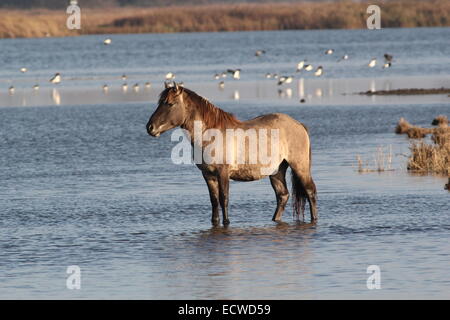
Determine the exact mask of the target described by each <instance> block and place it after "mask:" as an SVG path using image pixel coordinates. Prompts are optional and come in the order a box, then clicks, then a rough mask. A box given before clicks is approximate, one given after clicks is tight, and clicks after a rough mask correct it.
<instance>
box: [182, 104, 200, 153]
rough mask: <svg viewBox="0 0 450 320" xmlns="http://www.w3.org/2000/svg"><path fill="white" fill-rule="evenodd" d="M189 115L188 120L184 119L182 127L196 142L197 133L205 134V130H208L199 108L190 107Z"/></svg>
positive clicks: (192, 140) (192, 141)
mask: <svg viewBox="0 0 450 320" xmlns="http://www.w3.org/2000/svg"><path fill="white" fill-rule="evenodd" d="M187 114H188V116H187V117H186V120H185V121H184V123H183V125H182V126H181V128H183V129H184V130H186V131H188V132H189V135H190V138H191V143H192V144H193V143H194V138H195V135H196V134H199V133H201V134H203V132H204V131H205V130H206V128H205V124H204V121H203V117H202V115H201V113H200V112H199V110H198V109H197V108H192V107H191V108H189V109H188V110H187ZM200 123H201V128H200V130H201V131H200V132H198V131H199V124H200Z"/></svg>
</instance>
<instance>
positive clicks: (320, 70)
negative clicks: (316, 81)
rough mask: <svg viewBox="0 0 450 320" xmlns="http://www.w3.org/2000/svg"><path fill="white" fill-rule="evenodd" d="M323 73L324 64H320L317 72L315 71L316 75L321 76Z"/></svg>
mask: <svg viewBox="0 0 450 320" xmlns="http://www.w3.org/2000/svg"><path fill="white" fill-rule="evenodd" d="M322 73H323V68H322V66H319V67H318V68H317V70H316V72H314V75H315V76H316V77H320V76H321V75H322Z"/></svg>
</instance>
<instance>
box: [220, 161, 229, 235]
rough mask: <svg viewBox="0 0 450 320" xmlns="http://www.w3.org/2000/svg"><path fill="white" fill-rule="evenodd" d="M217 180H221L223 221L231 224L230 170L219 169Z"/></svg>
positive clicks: (225, 223)
mask: <svg viewBox="0 0 450 320" xmlns="http://www.w3.org/2000/svg"><path fill="white" fill-rule="evenodd" d="M217 180H218V182H219V201H220V206H221V207H222V223H223V225H224V226H227V225H229V224H230V220H229V219H228V194H229V189H230V178H229V176H228V170H226V169H219V174H218V177H217Z"/></svg>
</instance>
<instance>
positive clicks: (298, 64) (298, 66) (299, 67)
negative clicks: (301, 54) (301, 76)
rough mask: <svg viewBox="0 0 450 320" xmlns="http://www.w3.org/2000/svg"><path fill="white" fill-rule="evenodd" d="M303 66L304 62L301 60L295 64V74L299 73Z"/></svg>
mask: <svg viewBox="0 0 450 320" xmlns="http://www.w3.org/2000/svg"><path fill="white" fill-rule="evenodd" d="M304 66H305V60H302V61H300V62H299V63H297V70H296V72H300V71H301V70H302V69H303V67H304Z"/></svg>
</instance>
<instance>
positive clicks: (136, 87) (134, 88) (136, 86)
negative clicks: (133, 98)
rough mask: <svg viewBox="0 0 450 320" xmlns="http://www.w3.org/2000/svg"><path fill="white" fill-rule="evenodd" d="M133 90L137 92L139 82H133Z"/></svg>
mask: <svg viewBox="0 0 450 320" xmlns="http://www.w3.org/2000/svg"><path fill="white" fill-rule="evenodd" d="M133 90H134V92H138V91H139V83H135V84H134V86H133Z"/></svg>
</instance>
